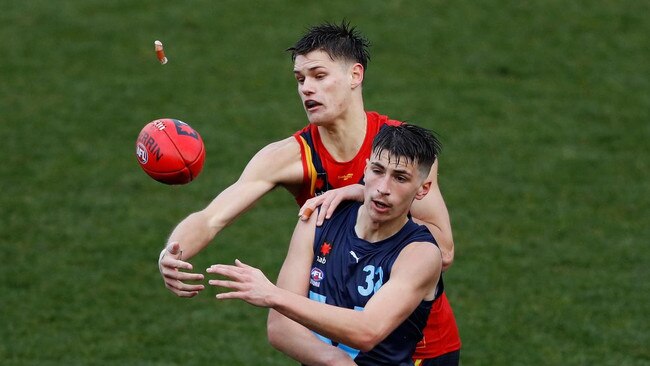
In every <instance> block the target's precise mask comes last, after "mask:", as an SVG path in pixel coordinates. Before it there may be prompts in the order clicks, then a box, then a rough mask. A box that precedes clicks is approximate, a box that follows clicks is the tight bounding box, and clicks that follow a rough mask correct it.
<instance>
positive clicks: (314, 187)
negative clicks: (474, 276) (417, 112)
mask: <svg viewBox="0 0 650 366" xmlns="http://www.w3.org/2000/svg"><path fill="white" fill-rule="evenodd" d="M366 120H367V124H366V137H365V139H364V141H363V144H362V145H361V148H360V149H359V152H358V153H357V155H356V156H355V157H354V158H353V159H352V160H350V161H348V162H339V161H336V160H335V159H334V158H333V157H332V155H330V153H329V152H328V151H327V149H326V148H325V146H324V145H323V143H322V141H321V139H320V134H319V133H318V127H317V126H315V125H311V124H310V125H308V126H306V127H305V128H303V129H302V130H300V131H297V132H296V133H294V135H293V136H294V138H295V139H296V141H298V144H299V145H300V155H301V159H302V167H303V184H302V188H301V190H300V192H299V193H298V194H297V195H296V196H295V198H296V202H297V203H298V205H300V206H302V205H303V204H304V203H305V201H306V200H308V199H309V198H312V197H314V196H317V195H319V194H321V193H323V192H326V191H327V190H329V189H334V188H341V187H345V186H347V185H351V184H356V183H361V182H362V181H363V172H364V169H365V167H366V159H367V158H369V157H370V153H371V150H372V141H373V139H374V138H375V136H376V135H377V133H378V132H379V130H380V129H381V128H382V126H384V125H386V124H388V125H399V124H401V123H402V122H400V121H396V120H392V119H390V118H389V117H387V116H384V115H381V114H379V113H377V112H366ZM460 347H461V342H460V337H459V334H458V327H457V325H456V318H455V317H454V313H453V312H452V309H451V305H449V301H448V300H447V296H445V294H444V293H443V294H442V296H440V297H439V298H438V299H437V300H436V301H435V302H434V303H433V306H432V307H431V314H430V316H429V319H428V320H427V326H426V327H425V329H424V337H423V338H422V340H421V341H420V343H419V344H418V345H417V347H416V349H415V354H414V355H413V357H414V358H415V359H429V358H434V357H437V356H440V355H443V354H445V353H448V352H452V351H456V350H459V349H460Z"/></svg>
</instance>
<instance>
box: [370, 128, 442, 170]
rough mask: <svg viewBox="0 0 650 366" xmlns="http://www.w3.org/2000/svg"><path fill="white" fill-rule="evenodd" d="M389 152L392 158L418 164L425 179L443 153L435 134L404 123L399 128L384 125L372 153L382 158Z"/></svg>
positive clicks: (376, 137)
mask: <svg viewBox="0 0 650 366" xmlns="http://www.w3.org/2000/svg"><path fill="white" fill-rule="evenodd" d="M383 151H387V152H388V153H389V155H390V156H391V157H395V158H396V159H397V163H398V164H399V161H400V159H406V162H407V163H413V164H415V163H417V164H418V169H419V170H420V173H421V174H422V175H423V177H427V176H428V175H429V172H430V171H431V166H432V165H433V163H434V162H435V161H436V158H437V157H438V155H439V154H440V152H441V151H442V144H441V143H440V141H439V140H438V139H437V138H436V137H435V136H434V134H433V132H431V131H430V130H427V129H426V128H422V127H418V126H416V125H412V124H408V123H403V124H401V125H398V126H391V125H384V126H383V127H382V128H381V130H380V131H379V133H378V134H377V135H376V136H375V139H374V140H373V142H372V153H373V155H375V156H380V155H381V153H382V152H383Z"/></svg>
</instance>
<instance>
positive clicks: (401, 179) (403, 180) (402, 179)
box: [395, 175, 408, 183]
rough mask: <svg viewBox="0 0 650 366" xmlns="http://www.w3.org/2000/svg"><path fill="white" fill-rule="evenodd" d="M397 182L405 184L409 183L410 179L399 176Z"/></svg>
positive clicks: (396, 178)
mask: <svg viewBox="0 0 650 366" xmlns="http://www.w3.org/2000/svg"><path fill="white" fill-rule="evenodd" d="M395 180H396V181H398V182H400V183H405V182H408V178H407V177H405V176H403V175H398V176H396V177H395Z"/></svg>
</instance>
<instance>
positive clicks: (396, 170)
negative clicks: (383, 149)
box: [370, 161, 412, 176]
mask: <svg viewBox="0 0 650 366" xmlns="http://www.w3.org/2000/svg"><path fill="white" fill-rule="evenodd" d="M370 165H373V166H376V167H379V168H382V169H384V170H385V169H386V167H385V166H384V165H383V164H381V163H379V162H376V161H371V162H370ZM393 172H394V173H397V174H404V175H408V176H411V175H412V174H411V172H409V171H408V170H406V169H399V168H396V169H393Z"/></svg>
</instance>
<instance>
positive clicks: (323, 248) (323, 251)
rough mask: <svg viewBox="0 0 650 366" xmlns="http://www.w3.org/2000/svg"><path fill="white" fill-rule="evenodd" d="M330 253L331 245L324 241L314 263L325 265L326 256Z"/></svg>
mask: <svg viewBox="0 0 650 366" xmlns="http://www.w3.org/2000/svg"><path fill="white" fill-rule="evenodd" d="M331 251H332V244H330V243H328V242H326V241H324V242H323V244H321V246H320V251H319V253H320V255H316V262H318V263H320V264H325V263H327V255H328V254H330V252H331Z"/></svg>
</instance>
